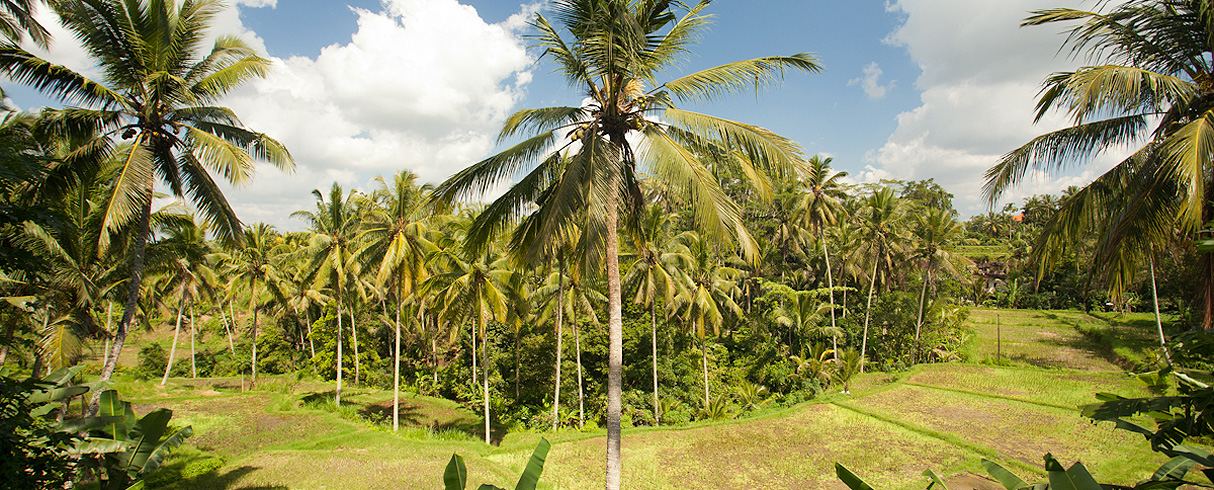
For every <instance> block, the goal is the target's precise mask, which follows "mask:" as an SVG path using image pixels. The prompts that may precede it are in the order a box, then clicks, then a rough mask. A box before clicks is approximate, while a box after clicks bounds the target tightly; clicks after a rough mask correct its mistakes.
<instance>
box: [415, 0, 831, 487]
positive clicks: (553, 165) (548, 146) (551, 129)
mask: <svg viewBox="0 0 1214 490" xmlns="http://www.w3.org/2000/svg"><path fill="white" fill-rule="evenodd" d="M708 3H709V2H708V1H701V2H699V3H697V4H695V5H691V6H687V5H686V4H683V3H681V2H679V3H674V2H669V1H665V0H642V1H636V0H557V1H556V2H554V3H553V4H552V5H551V10H550V12H553V15H554V18H555V19H556V20H557V24H555V25H554V24H553V23H551V22H550V21H549V20H548V18H547V17H545V16H543V15H537V16H536V17H535V18H534V20H533V21H532V23H531V25H532V27H533V28H534V29H535V30H536V31H537V34H536V35H535V36H534V39H535V40H536V43H537V44H538V46H540V47H542V48H543V49H544V56H547V57H550V58H552V59H553V60H554V61H556V62H557V64H558V66H559V69H560V70H561V72H562V73H563V74H564V75H565V77H566V79H567V80H568V81H569V82H570V85H571V86H575V87H580V88H584V89H585V90H586V92H585V94H584V96H585V97H587V98H588V99H589V101H590V102H589V103H588V104H587V105H585V106H572V107H551V108H544V109H526V110H522V111H519V112H517V113H515V114H514V115H512V116H511V117H509V118H508V119H507V122H506V124H505V126H504V127H503V128H502V132H501V137H502V138H503V139H505V138H510V137H513V136H515V135H518V134H522V133H531V134H534V136H531V137H529V138H527V139H525V140H524V141H523V142H521V143H519V144H516V145H515V146H512V147H510V148H508V149H506V150H505V151H503V152H502V153H499V154H498V155H495V156H492V157H489V158H487V159H485V160H482V161H481V162H478V163H476V164H474V165H472V166H471V167H468V168H467V169H464V170H463V171H461V172H459V173H458V174H456V175H455V176H454V177H452V178H451V179H450V180H448V181H447V182H445V183H443V184H442V185H441V186H439V187H438V189H436V192H435V198H436V201H437V202H440V203H450V202H454V201H455V200H457V199H460V198H464V197H469V196H475V195H480V194H483V192H484V191H485V190H487V189H489V188H490V187H492V186H494V185H496V184H497V183H498V182H500V181H501V180H503V179H505V178H510V177H512V176H514V175H516V174H519V173H520V172H521V171H523V170H524V169H526V168H528V167H530V168H531V171H530V173H528V174H526V175H525V176H524V177H522V179H521V180H520V181H519V182H518V183H517V184H515V185H514V186H513V187H512V188H511V189H510V190H508V191H507V192H506V193H505V194H503V195H502V196H501V197H500V198H498V199H497V200H496V201H495V202H494V203H493V204H490V205H489V206H488V207H487V208H486V210H485V213H483V214H482V215H481V217H480V218H478V220H477V223H476V225H474V227H473V229H472V232H471V233H470V238H471V239H472V242H473V243H484V242H487V241H488V238H489V236H491V235H492V234H493V233H495V232H500V231H503V230H505V229H507V227H508V224H509V223H512V222H513V221H514V218H515V216H516V215H518V214H522V213H526V212H528V211H529V210H528V209H527V205H528V204H529V203H535V202H539V201H540V200H541V198H540V195H539V194H540V193H541V192H545V193H546V194H549V195H550V196H551V197H550V198H546V199H544V201H545V202H546V203H545V206H544V208H543V211H542V213H543V219H542V226H541V230H542V232H541V233H540V234H541V235H543V236H550V235H558V234H559V233H561V232H562V231H563V230H564V229H566V228H567V227H568V226H569V225H570V224H571V223H579V224H582V222H581V221H580V220H581V219H582V218H583V217H586V216H588V217H590V219H589V221H588V222H585V226H586V229H585V233H586V235H588V237H589V238H590V239H592V240H593V242H594V245H595V250H601V252H599V253H598V254H597V255H598V256H599V257H603V258H604V259H605V260H604V262H605V263H606V278H607V285H608V287H607V291H608V298H609V301H608V303H609V304H608V308H607V316H608V339H609V340H608V369H607V373H608V374H607V476H606V488H607V490H618V488H619V485H620V482H619V480H620V410H621V408H622V389H623V384H622V383H623V317H622V298H623V296H622V293H621V289H620V270H619V258H618V256H619V241H618V236H617V233H618V229H617V228H618V225H619V223H620V216H621V213H623V216H624V217H625V218H629V217H634V216H638V215H639V213H640V211H641V205H642V203H643V193H642V190H641V187H640V185H639V179H638V177H637V175H638V167H639V166H648V167H649V172H648V173H649V174H650V175H652V176H654V177H655V178H656V179H657V180H658V181H661V182H667V183H671V184H673V187H675V188H676V189H677V191H679V192H684V193H686V194H687V196H688V200H687V202H688V203H689V204H690V206H691V208H692V209H694V210H695V212H696V213H695V220H696V223H697V225H699V227H700V228H701V229H702V230H703V231H704V232H705V233H707V234H708V235H709V236H711V237H714V238H726V237H730V236H733V237H736V238H739V239H740V240H739V242H740V243H741V244H742V247H743V248H744V250H745V252H746V255H747V256H749V257H753V256H754V244H753V241H752V240H751V239H750V238H749V237H748V235H747V233H746V231H745V228H744V226H743V225H742V222H741V219H740V213H739V209H738V206H737V205H736V204H734V203H733V202H732V201H730V200H729V199H728V197H727V196H726V195H725V193H724V192H723V191H722V190H721V189H720V186H719V185H718V183H717V181H716V179H715V178H713V176H712V173H711V171H710V170H709V169H708V167H707V166H706V165H705V164H704V162H703V161H702V160H701V159H700V158H699V157H698V155H704V154H706V152H705V151H703V150H706V149H707V148H709V147H710V146H711V144H710V143H709V142H710V141H714V140H715V141H727V142H729V143H730V145H729V146H727V149H728V150H730V151H731V152H737V153H740V154H741V156H742V157H744V158H742V159H740V161H744V162H745V163H746V164H747V165H749V166H750V167H751V169H752V170H755V172H754V173H752V174H751V175H761V174H762V173H764V172H766V171H774V172H776V173H781V174H782V173H786V172H791V171H792V169H793V167H794V166H795V165H796V163H795V162H796V158H797V156H798V154H799V150H798V148H797V147H796V145H795V144H793V143H792V142H791V141H789V140H787V139H785V138H782V137H780V136H778V135H776V134H774V133H772V132H770V131H768V130H766V129H763V128H760V127H757V126H751V125H747V124H742V123H738V122H735V121H730V120H727V119H722V118H716V117H711V116H707V115H704V114H699V113H695V112H691V111H686V110H682V109H680V108H679V107H678V105H677V103H679V102H684V101H702V100H709V99H716V98H718V97H719V96H722V95H725V94H729V93H733V92H738V91H742V90H748V89H751V88H755V87H759V86H766V85H769V84H771V83H772V82H774V81H777V80H778V79H779V78H780V77H782V76H783V74H784V73H785V71H786V70H789V69H794V70H802V71H807V72H815V71H818V70H819V69H820V67H819V65H818V63H817V60H816V59H814V58H813V57H812V56H810V55H807V54H800V55H794V56H787V57H766V58H758V59H752V60H746V61H740V62H736V63H730V64H727V65H723V66H720V67H716V68H710V69H707V70H703V71H697V72H694V73H691V74H688V75H685V76H682V77H679V78H677V79H674V80H671V81H668V82H665V83H659V82H657V76H658V75H659V74H661V73H663V72H665V71H666V70H668V69H669V68H671V66H672V64H673V63H675V62H677V61H678V60H680V59H681V58H682V57H683V56H685V55H687V54H689V47H690V45H691V42H692V41H693V40H694V39H695V37H696V36H698V35H699V34H700V33H701V32H702V29H703V28H704V26H705V25H706V24H707V22H708V20H709V18H708V17H707V16H706V15H705V14H704V9H705V8H707V6H708ZM682 8H686V11H685V12H681V13H680V12H678V11H676V9H682ZM680 14H681V15H680ZM630 136H631V137H632V138H633V139H630ZM634 141H636V142H639V144H636V145H634V143H633V142H634ZM567 150H568V151H570V152H571V154H572V156H571V158H569V159H564V158H561V153H562V152H565V151H567ZM600 247H601V248H600ZM543 252H544V251H543V250H536V251H535V252H534V253H535V255H536V256H542V255H543Z"/></svg>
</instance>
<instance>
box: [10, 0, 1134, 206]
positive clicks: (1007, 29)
mask: <svg viewBox="0 0 1214 490" xmlns="http://www.w3.org/2000/svg"><path fill="white" fill-rule="evenodd" d="M459 1H460V3H457V2H456V0H383V1H382V2H381V1H380V0H351V1H335V0H277V1H275V0H238V1H236V2H235V3H236V6H235V7H234V8H232V9H230V10H229V11H227V12H225V13H224V14H223V15H221V16H220V17H219V18H218V19H216V26H217V28H216V31H217V32H218V31H222V32H224V33H236V34H239V35H241V36H243V37H244V38H245V39H247V40H250V41H251V42H252V43H253V44H254V45H256V46H258V47H259V48H261V49H264V50H265V51H266V53H267V54H268V56H270V57H271V58H272V59H273V60H274V62H275V70H274V73H273V74H271V76H270V77H269V78H267V79H266V80H261V81H257V82H255V83H250V84H248V86H246V87H244V88H242V89H241V90H240V91H238V92H236V93H234V94H232V97H230V98H229V100H228V101H226V103H227V105H228V106H229V107H232V108H233V109H235V110H236V111H237V113H238V114H240V115H241V117H242V119H243V120H244V122H245V123H246V124H247V125H248V126H250V127H252V128H254V129H256V130H259V131H264V132H266V133H268V134H270V135H272V136H275V137H277V138H278V139H280V140H281V141H283V142H284V143H286V144H287V145H288V148H290V149H291V151H292V153H293V154H294V156H295V157H296V160H297V162H298V166H299V168H298V169H297V171H296V172H295V173H293V174H291V175H283V174H281V173H279V172H277V171H276V170H273V169H269V168H266V169H262V170H261V171H260V172H259V174H258V177H257V179H256V180H255V181H254V182H253V183H252V184H251V185H249V186H247V187H245V188H241V189H231V190H230V191H229V194H228V195H229V198H230V200H231V201H232V202H233V205H234V206H235V207H236V209H237V212H238V213H239V214H240V215H241V217H242V219H244V220H245V221H246V222H254V221H267V222H270V223H272V224H275V225H278V226H280V227H284V228H289V229H295V228H299V227H301V226H302V223H299V222H295V221H292V220H289V219H288V218H287V216H288V215H289V214H290V212H291V211H294V210H298V209H305V208H310V207H311V206H312V202H313V201H312V196H311V195H310V193H309V191H310V190H311V189H313V188H318V187H319V188H327V187H328V186H329V185H330V184H331V183H332V182H334V181H336V182H338V183H340V184H342V185H343V186H345V187H346V188H358V189H370V188H372V187H373V186H374V183H373V181H372V179H373V178H374V177H375V176H376V175H380V174H382V175H385V176H387V175H389V174H391V173H394V172H395V171H397V170H398V169H401V168H409V169H412V170H414V171H415V172H417V173H418V174H419V175H420V176H421V177H422V178H423V179H424V180H427V181H431V182H438V181H441V180H442V179H444V178H446V177H447V176H450V175H451V174H453V173H454V172H456V171H458V170H459V169H460V168H462V167H463V166H466V165H468V164H470V163H472V162H474V161H477V160H479V159H481V158H483V157H485V156H488V155H489V154H490V153H491V152H492V151H493V150H494V148H495V146H494V141H493V140H494V138H495V136H496V131H497V129H498V128H500V125H501V122H502V120H503V119H504V118H505V116H506V115H508V114H509V113H510V112H513V111H514V110H518V109H520V108H526V107H541V106H550V105H569V104H575V103H577V102H578V101H580V100H581V94H580V93H577V92H576V91H575V90H572V89H570V88H568V87H566V85H565V83H564V82H563V80H561V79H560V78H559V77H558V76H556V75H555V74H553V73H552V65H550V64H548V63H547V62H545V61H543V60H541V61H539V63H538V64H537V63H536V62H535V56H536V55H537V54H538V53H537V52H535V51H534V50H529V49H527V42H526V41H525V40H523V39H522V36H523V35H525V34H526V33H527V32H528V30H527V28H526V20H527V19H529V18H530V15H532V13H533V12H535V11H536V9H539V8H540V4H538V3H536V4H520V3H517V2H516V1H496V0H495V1H490V0H459ZM1088 3H1089V4H1090V3H1091V2H1088ZM1082 5H1083V3H1081V2H1077V1H1073V0H1070V1H1068V0H889V1H888V2H887V1H877V0H762V1H741V0H718V1H717V2H714V3H713V4H712V5H711V6H710V7H709V9H708V12H710V13H712V14H715V16H716V19H715V22H714V24H713V25H712V26H711V28H710V29H709V30H708V31H707V32H706V33H705V35H704V37H703V38H702V40H701V42H700V43H699V44H698V45H697V46H695V47H694V48H693V51H694V53H695V55H694V56H692V57H691V58H689V59H688V60H687V61H686V62H685V63H684V64H683V65H681V66H680V67H679V69H680V71H676V72H675V73H672V76H677V75H678V74H680V73H685V72H690V71H694V70H698V69H702V68H707V67H710V66H715V65H718V64H721V63H726V62H729V61H734V60H738V59H746V58H753V57H758V56H767V55H787V54H794V53H799V52H810V53H814V54H815V55H816V56H817V57H818V58H819V59H820V60H821V62H822V64H823V66H824V67H825V71H824V72H823V73H820V74H812V75H811V74H803V73H789V74H788V76H787V78H786V80H785V81H784V83H783V84H782V85H780V86H779V87H776V88H772V89H769V90H766V91H764V92H762V93H760V94H758V96H756V95H755V94H753V93H746V94H738V95H736V96H733V97H730V98H729V99H727V100H724V101H718V102H713V103H711V104H705V105H702V106H697V107H695V109H698V110H703V111H705V112H709V113H712V114H715V115H720V116H724V117H728V118H731V119H736V120H740V121H743V122H748V123H752V124H757V125H761V126H764V127H767V128H770V129H772V130H775V131H776V132H778V133H780V134H782V135H785V136H787V137H790V138H792V139H794V140H796V141H797V142H799V143H800V144H801V145H802V146H804V148H805V149H806V152H807V153H809V154H815V153H818V154H823V155H827V156H831V157H833V158H834V166H835V167H836V168H837V169H840V170H844V171H847V172H849V179H850V180H851V181H853V182H871V181H876V180H878V179H881V178H897V179H926V178H935V179H936V180H937V181H938V182H940V183H942V184H943V185H944V186H945V187H946V188H947V189H948V190H949V191H950V192H952V193H954V194H955V195H956V196H957V198H956V206H957V208H958V209H959V210H960V211H961V212H962V214H963V215H971V214H975V213H981V212H983V211H985V210H986V209H987V207H986V204H985V203H984V202H982V201H981V200H980V196H979V187H980V185H981V173H982V171H983V170H985V168H987V167H989V166H990V165H991V164H992V163H994V161H995V159H997V158H998V157H999V155H1001V154H1003V153H1005V152H1007V151H1009V150H1011V149H1013V148H1015V147H1016V146H1019V145H1020V144H1023V143H1024V142H1026V141H1028V139H1029V138H1031V137H1033V136H1035V135H1037V134H1040V133H1042V132H1044V131H1047V130H1050V129H1054V128H1056V127H1061V125H1062V124H1064V123H1065V121H1064V120H1063V118H1062V117H1061V116H1051V117H1049V118H1046V120H1045V121H1043V122H1042V123H1041V124H1038V125H1036V126H1034V125H1033V124H1032V116H1031V113H1032V112H1031V111H1032V106H1033V102H1034V96H1035V95H1036V93H1037V88H1038V86H1039V84H1040V81H1041V80H1042V79H1043V78H1044V77H1045V76H1046V75H1047V74H1049V73H1050V72H1052V71H1056V70H1060V69H1064V68H1067V67H1069V66H1071V65H1072V64H1073V63H1071V62H1070V61H1069V60H1067V59H1065V58H1060V57H1058V56H1055V53H1056V52H1057V49H1058V47H1059V45H1060V43H1061V42H1062V40H1063V36H1060V35H1059V34H1058V31H1059V29H1057V28H1054V27H1045V28H1027V29H1021V28H1019V27H1017V25H1018V22H1019V20H1020V19H1022V18H1023V17H1024V16H1025V15H1026V14H1027V12H1028V11H1029V10H1032V9H1035V8H1045V7H1055V6H1082ZM1089 6H1090V5H1089ZM540 11H541V12H542V9H541V10H540ZM57 39H59V43H58V44H57V45H56V46H55V48H54V49H53V51H52V52H51V53H47V54H46V55H47V56H48V57H50V58H51V59H53V60H55V61H58V62H61V63H64V64H66V65H68V66H69V67H72V68H75V69H78V70H82V71H85V72H86V73H87V72H89V71H90V70H91V68H90V67H89V66H88V62H87V57H85V56H84V55H83V53H81V52H79V49H78V48H75V47H74V46H72V43H71V40H70V36H68V35H67V34H66V33H64V34H62V35H61V36H59V37H58V38H57ZM4 86H5V89H6V91H8V92H9V96H10V97H12V98H13V101H14V103H15V104H16V105H17V106H19V107H23V108H32V107H36V106H38V105H41V104H44V103H45V102H44V100H43V99H41V98H39V97H36V96H34V95H32V94H31V93H30V92H29V91H28V90H24V89H20V88H16V87H13V84H11V83H5V84H4ZM1114 157H1115V156H1111V157H1109V158H1107V159H1098V160H1097V161H1095V162H1091V163H1089V164H1084V165H1077V166H1076V167H1075V168H1073V169H1071V170H1069V171H1068V172H1066V173H1064V174H1061V175H1052V176H1045V175H1042V176H1037V177H1036V178H1034V179H1030V181H1029V183H1028V184H1026V185H1024V186H1022V187H1021V188H1020V189H1017V190H1016V191H1014V192H1013V193H1011V194H1009V195H1008V196H1007V200H1011V201H1015V202H1020V201H1021V200H1022V199H1023V198H1024V197H1026V196H1028V195H1031V194H1034V193H1044V192H1051V193H1057V192H1059V191H1060V190H1061V189H1063V188H1065V187H1066V186H1067V185H1071V184H1079V183H1084V182H1086V181H1088V180H1090V179H1092V178H1094V177H1095V176H1096V175H1098V174H1099V173H1100V172H1102V171H1103V170H1104V169H1106V168H1108V167H1109V166H1110V163H1111V162H1112V161H1113V160H1114Z"/></svg>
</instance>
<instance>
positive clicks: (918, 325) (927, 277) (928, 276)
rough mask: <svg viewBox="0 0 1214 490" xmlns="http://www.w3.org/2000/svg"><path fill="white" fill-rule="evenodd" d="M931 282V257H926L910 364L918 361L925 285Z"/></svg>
mask: <svg viewBox="0 0 1214 490" xmlns="http://www.w3.org/2000/svg"><path fill="white" fill-rule="evenodd" d="M931 282H932V259H931V258H928V259H927V265H926V266H924V267H923V290H921V291H919V319H918V320H915V357H914V358H913V359H911V364H916V363H918V362H919V357H920V354H921V352H920V348H919V331H920V330H922V328H923V307H924V305H925V303H926V301H927V285H928V284H930V283H931Z"/></svg>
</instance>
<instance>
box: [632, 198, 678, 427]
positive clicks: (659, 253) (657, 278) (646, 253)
mask: <svg viewBox="0 0 1214 490" xmlns="http://www.w3.org/2000/svg"><path fill="white" fill-rule="evenodd" d="M670 224H671V223H670V215H669V214H667V213H666V212H665V211H664V210H663V209H662V208H660V207H658V206H653V205H651V206H649V208H648V209H647V210H646V212H645V214H644V216H642V221H641V223H640V225H639V226H636V227H634V228H633V229H632V232H631V233H630V234H629V236H630V238H631V239H632V249H633V250H634V252H632V253H630V254H625V255H624V256H623V258H624V260H628V261H631V265H629V267H628V275H626V276H624V286H625V288H627V289H629V290H631V291H635V294H634V295H633V298H632V300H633V302H635V303H636V304H638V305H644V306H648V307H649V327H650V330H649V334H650V337H649V340H650V347H651V348H652V350H653V419H654V424H655V425H661V423H662V416H661V413H659V412H658V410H659V409H660V408H661V403H660V401H659V400H658V314H657V305H658V302H659V301H661V302H662V303H664V304H666V305H668V306H669V305H671V304H672V303H673V302H674V298H675V294H676V293H677V292H678V286H679V285H680V284H682V283H681V282H680V281H679V280H678V279H677V275H678V272H677V271H678V270H679V268H680V267H681V266H683V265H686V264H690V263H691V257H690V256H688V255H687V254H686V253H683V252H682V251H681V250H679V249H677V248H676V247H674V246H673V245H675V244H673V243H666V244H663V243H662V242H663V241H664V240H666V237H667V236H668V235H669V228H670Z"/></svg>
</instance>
